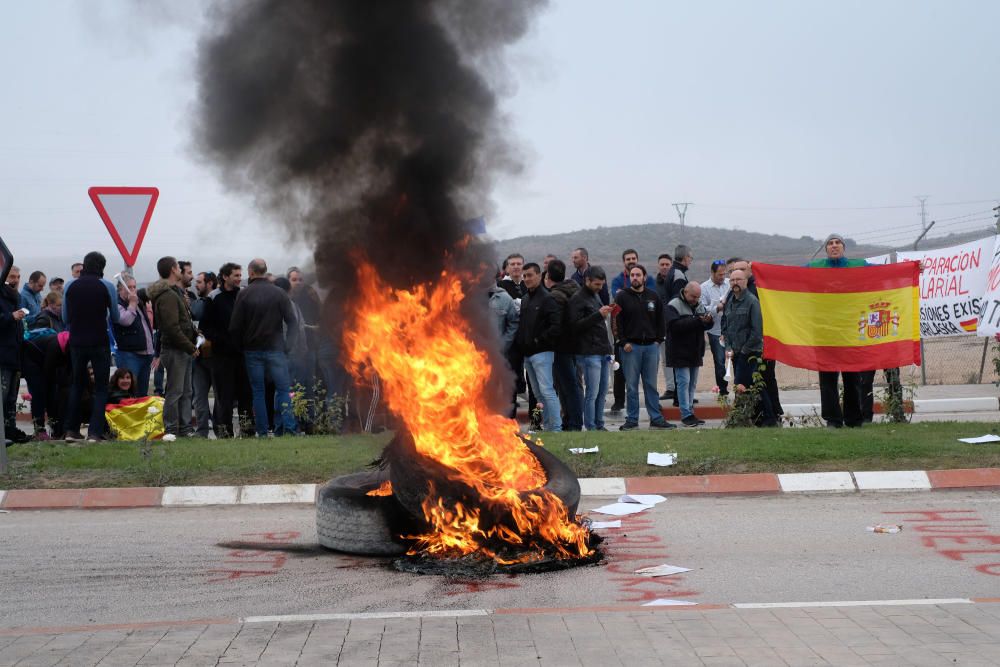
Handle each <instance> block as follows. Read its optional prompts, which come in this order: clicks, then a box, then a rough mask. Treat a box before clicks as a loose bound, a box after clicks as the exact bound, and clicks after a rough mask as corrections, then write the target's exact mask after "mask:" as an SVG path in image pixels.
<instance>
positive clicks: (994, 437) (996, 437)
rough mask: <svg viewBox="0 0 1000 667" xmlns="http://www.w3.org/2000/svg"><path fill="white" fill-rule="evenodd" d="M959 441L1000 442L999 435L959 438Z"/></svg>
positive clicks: (976, 442)
mask: <svg viewBox="0 0 1000 667" xmlns="http://www.w3.org/2000/svg"><path fill="white" fill-rule="evenodd" d="M958 441H959V442H967V443H969V444H970V445H981V444H983V443H985V442H1000V435H981V436H979V437H978V438H959V439H958Z"/></svg>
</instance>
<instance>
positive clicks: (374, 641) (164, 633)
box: [0, 604, 1000, 667]
mask: <svg viewBox="0 0 1000 667" xmlns="http://www.w3.org/2000/svg"><path fill="white" fill-rule="evenodd" d="M6 632H11V631H6ZM944 664H948V665H997V664H1000V604H974V605H964V604H956V605H912V606H867V607H822V608H804V609H710V610H681V609H671V610H656V611H634V610H633V611H611V612H586V611H580V612H574V613H545V612H542V613H520V614H518V613H515V614H494V615H489V616H465V617H423V618H419V617H409V618H386V619H372V618H364V619H357V620H337V621H318V622H302V621H296V622H288V623H275V622H270V623H247V624H235V623H234V624H211V625H183V626H177V627H170V626H167V625H164V626H163V627H158V628H150V627H141V628H135V629H132V630H129V629H114V630H99V631H73V632H64V633H59V632H56V631H51V632H47V633H32V632H26V633H25V634H21V635H17V634H4V635H0V667H8V666H10V667H13V666H14V665H17V667H29V666H54V665H60V666H64V665H66V666H69V665H73V666H81V667H82V666H85V665H101V666H105V665H106V666H109V667H112V666H119V665H130V666H131V665H142V666H149V667H153V666H158V665H181V666H191V667H201V666H203V665H260V666H279V665H307V666H308V665H350V666H352V667H353V666H355V665H372V666H375V665H378V666H386V667H388V666H397V665H398V666H402V665H429V666H433V667H448V666H456V667H465V666H467V665H469V666H479V665H483V666H490V667H506V666H508V665H509V666H511V667H515V666H516V667H521V666H523V665H538V666H540V667H548V666H553V667H555V666H562V665H567V666H570V665H572V666H590V665H593V666H594V667H609V666H612V665H622V666H628V667H641V666H645V665H752V666H754V667H758V666H760V667H764V666H767V665H792V666H798V665H843V666H849V665H944Z"/></svg>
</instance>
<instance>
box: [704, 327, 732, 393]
mask: <svg viewBox="0 0 1000 667" xmlns="http://www.w3.org/2000/svg"><path fill="white" fill-rule="evenodd" d="M720 338H722V336H716V335H715V334H711V333H710V334H708V344H709V347H711V348H712V361H714V362H715V385H716V386H717V387H718V388H719V393H721V394H725V393H726V392H727V391H729V383H728V382H726V348H725V346H724V345H723V344H722V342H721V341H720V340H719V339H720Z"/></svg>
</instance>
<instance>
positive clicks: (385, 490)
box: [365, 480, 392, 496]
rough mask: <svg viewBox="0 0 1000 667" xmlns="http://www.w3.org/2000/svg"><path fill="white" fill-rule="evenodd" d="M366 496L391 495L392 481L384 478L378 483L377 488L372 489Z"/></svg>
mask: <svg viewBox="0 0 1000 667" xmlns="http://www.w3.org/2000/svg"><path fill="white" fill-rule="evenodd" d="M365 495H366V496H391V495H392V482H390V481H389V480H385V481H384V482H382V483H381V484H379V486H378V488H377V489H372V490H371V491H369V492H368V493H366V494H365Z"/></svg>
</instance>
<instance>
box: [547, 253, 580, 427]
mask: <svg viewBox="0 0 1000 667" xmlns="http://www.w3.org/2000/svg"><path fill="white" fill-rule="evenodd" d="M543 283H544V285H545V287H546V288H547V289H548V290H549V293H550V294H551V295H552V298H554V299H555V300H556V302H557V303H558V304H559V311H560V312H561V313H562V324H561V326H560V335H559V342H558V344H557V345H556V357H555V363H554V364H553V366H552V374H553V379H554V380H555V385H556V395H558V396H559V401H560V403H561V404H562V409H563V430H564V431H582V430H583V392H582V391H581V387H580V381H579V380H578V379H577V372H576V353H575V352H574V350H573V335H572V332H571V331H570V328H569V320H568V315H569V300H570V299H571V298H573V295H574V294H576V293H577V292H578V291H580V286H579V285H577V284H576V281H575V280H573V279H567V278H566V265H565V264H564V263H563V262H562V260H559V259H551V260H549V263H548V266H547V267H546V270H545V278H544V279H543Z"/></svg>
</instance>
